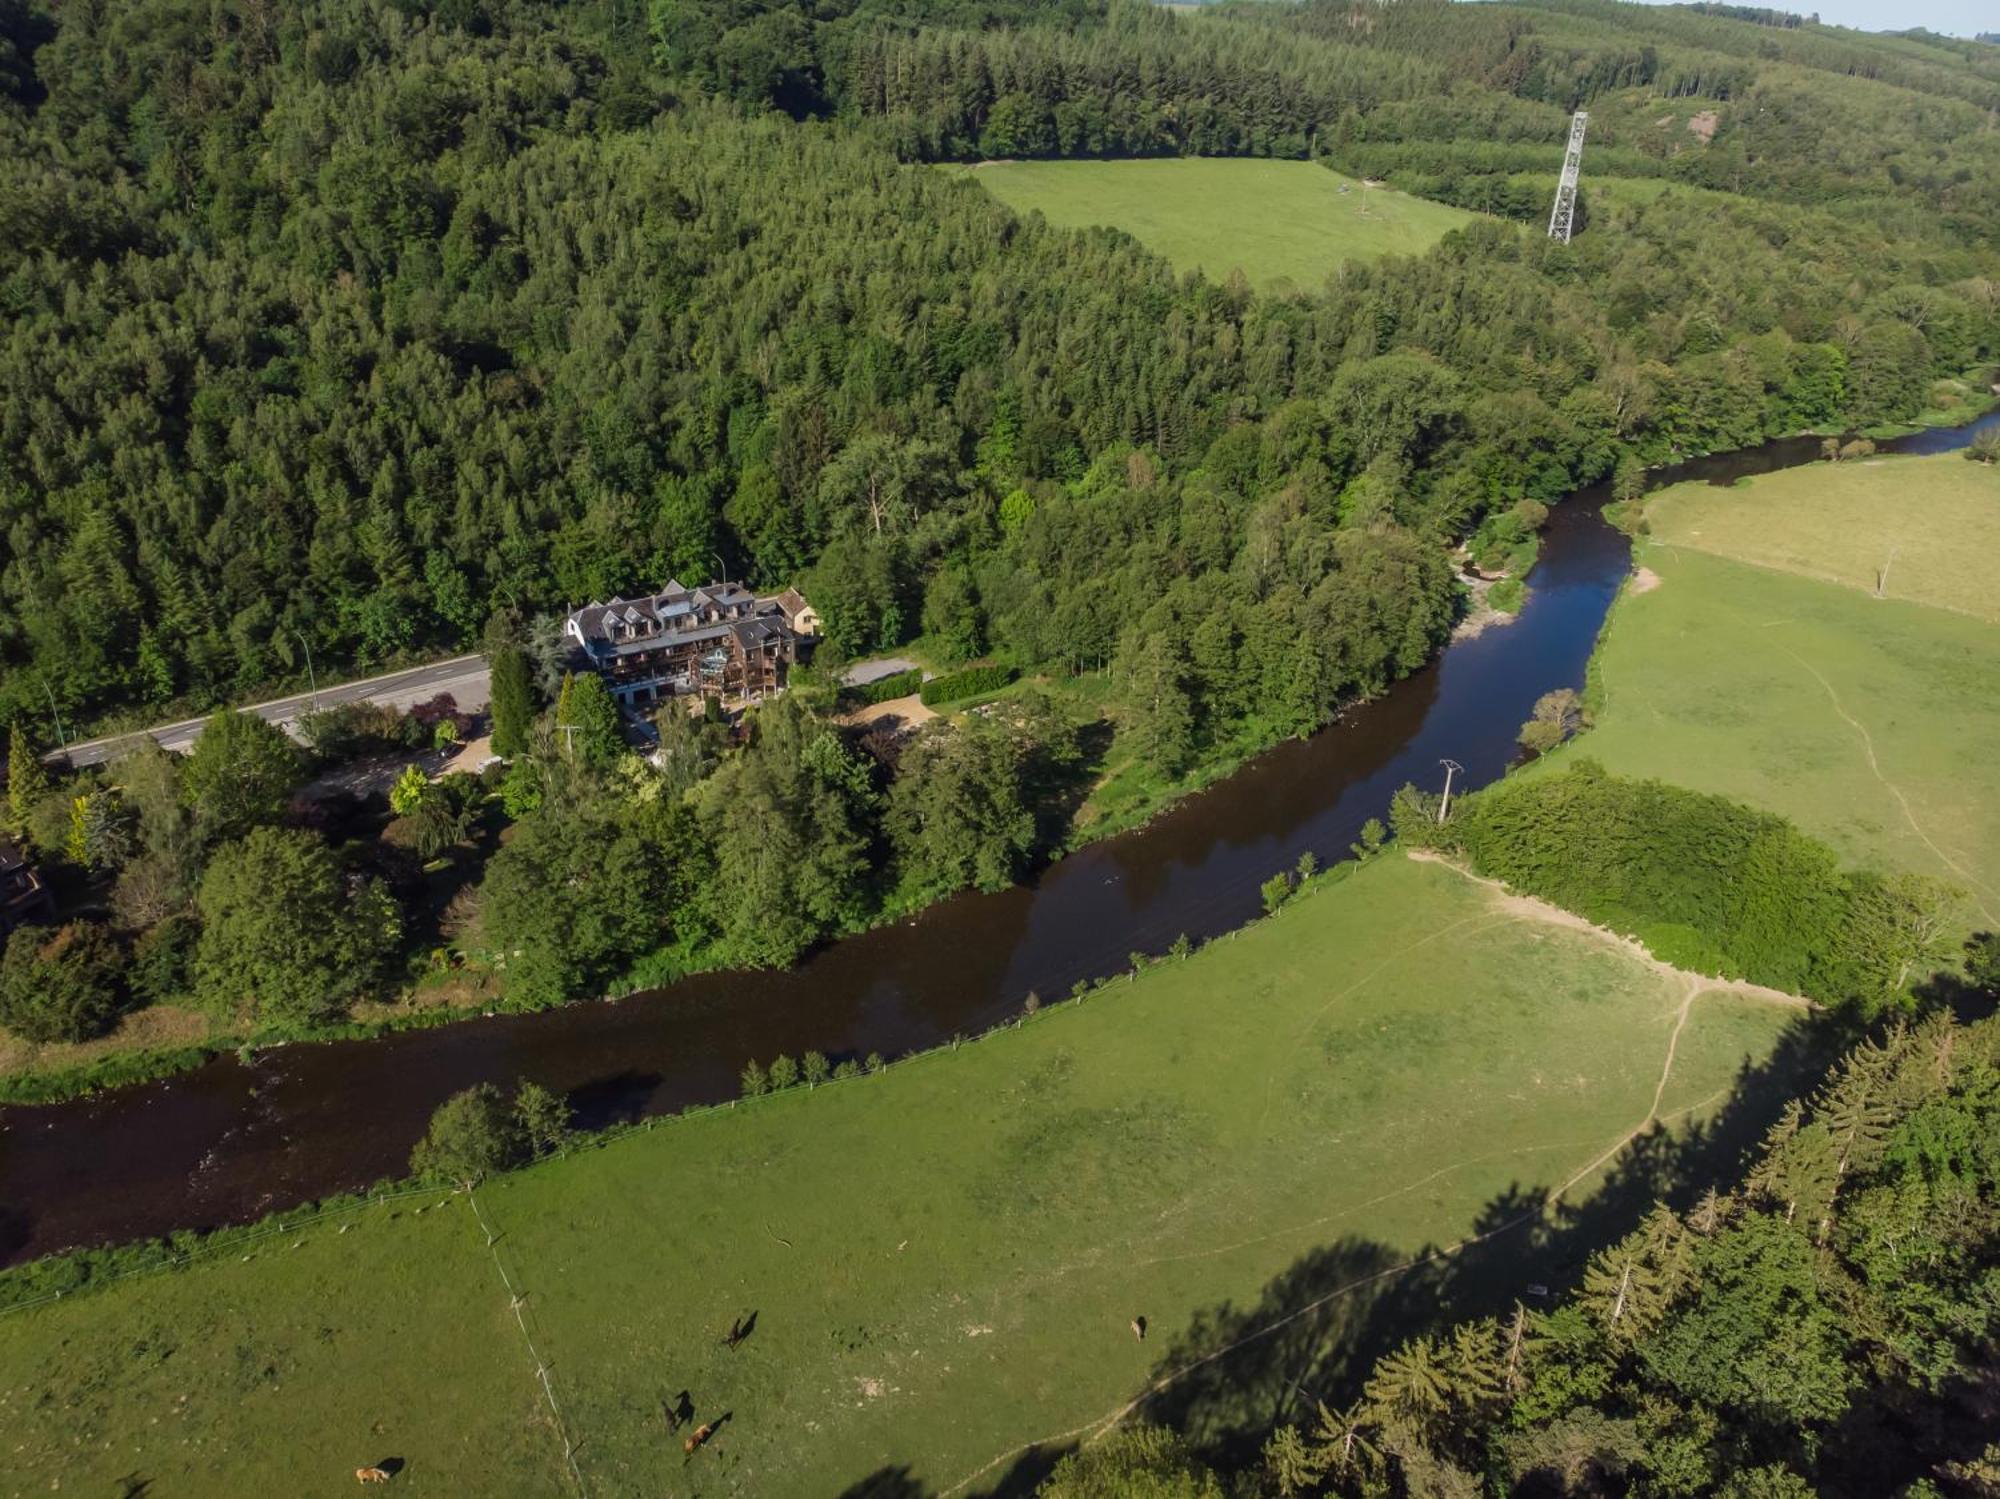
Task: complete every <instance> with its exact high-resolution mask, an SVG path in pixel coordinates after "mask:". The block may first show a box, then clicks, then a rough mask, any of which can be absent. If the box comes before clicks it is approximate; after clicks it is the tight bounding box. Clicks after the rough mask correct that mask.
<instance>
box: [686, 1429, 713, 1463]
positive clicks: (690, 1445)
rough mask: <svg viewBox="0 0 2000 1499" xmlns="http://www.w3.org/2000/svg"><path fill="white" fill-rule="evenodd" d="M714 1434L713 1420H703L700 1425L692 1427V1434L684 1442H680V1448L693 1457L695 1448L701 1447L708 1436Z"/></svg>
mask: <svg viewBox="0 0 2000 1499" xmlns="http://www.w3.org/2000/svg"><path fill="white" fill-rule="evenodd" d="M714 1435H715V1423H714V1422H713V1421H704V1422H702V1423H701V1425H699V1426H697V1427H696V1428H695V1429H694V1435H693V1436H691V1437H689V1438H688V1439H687V1440H686V1441H685V1442H683V1443H681V1450H682V1451H683V1452H685V1453H686V1454H687V1455H688V1456H689V1457H693V1456H694V1454H695V1451H696V1449H698V1448H699V1447H701V1445H702V1444H703V1443H705V1442H706V1441H707V1440H708V1439H709V1438H710V1437H712V1436H714Z"/></svg>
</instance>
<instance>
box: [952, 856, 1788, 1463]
mask: <svg viewBox="0 0 2000 1499" xmlns="http://www.w3.org/2000/svg"><path fill="white" fill-rule="evenodd" d="M1409 857H1411V858H1413V859H1422V860H1424V861H1426V862H1428V863H1435V864H1440V865H1442V866H1444V867H1445V868H1447V869H1450V870H1452V871H1453V872H1454V873H1456V874H1458V875H1460V876H1462V877H1463V878H1465V879H1468V880H1471V881H1472V882H1473V883H1475V884H1478V885H1483V886H1485V887H1486V888H1487V889H1488V890H1489V891H1491V892H1492V893H1493V899H1494V906H1495V908H1496V910H1497V911H1498V912H1499V913H1500V914H1501V915H1503V916H1507V917H1512V918H1514V919H1517V920H1526V921H1535V922H1540V923H1543V924H1545V925H1548V926H1555V927H1561V928H1564V929H1566V930H1569V931H1576V932H1583V933H1585V934H1587V935H1589V936H1591V937H1594V938H1595V939H1597V940H1598V941H1600V942H1604V943H1608V944H1610V945H1612V946H1614V947H1617V948H1618V949H1620V950H1621V951H1622V952H1624V953H1625V954H1626V955H1627V956H1629V957H1632V958H1634V959H1636V960H1637V961H1638V962H1640V963H1641V964H1643V965H1644V966H1645V967H1647V968H1649V969H1651V970H1652V971H1653V972H1655V973H1658V974H1661V975H1663V976H1665V977H1667V978H1668V979H1669V980H1670V981H1672V982H1673V983H1675V984H1676V985H1678V986H1679V987H1680V988H1681V990H1682V996H1681V1002H1680V1005H1679V1007H1678V1008H1677V1009H1676V1010H1675V1012H1674V1027H1673V1030H1672V1032H1671V1033H1670V1034H1669V1035H1668V1037H1667V1050H1666V1055H1665V1056H1664V1057H1663V1058H1662V1059H1661V1063H1660V1077H1659V1081H1658V1082H1657V1083H1655V1084H1654V1087H1653V1099H1652V1102H1651V1104H1649V1105H1648V1106H1647V1109H1646V1117H1645V1118H1643V1119H1641V1120H1640V1121H1639V1122H1638V1123H1637V1124H1636V1125H1634V1126H1633V1127H1632V1128H1631V1129H1630V1130H1628V1131H1626V1132H1625V1134H1623V1135H1621V1136H1620V1137H1619V1138H1618V1139H1617V1141H1615V1142H1614V1143H1613V1144H1612V1145H1611V1146H1610V1147H1608V1148H1607V1149H1606V1150H1604V1151H1603V1152H1601V1153H1600V1154H1599V1155H1598V1156H1597V1157H1596V1158H1595V1159H1593V1160H1591V1161H1590V1162H1589V1163H1588V1164H1586V1165H1584V1166H1583V1167H1582V1168H1581V1169H1579V1170H1577V1171H1576V1172H1574V1173H1573V1174H1572V1175H1571V1176H1570V1177H1569V1178H1568V1179H1567V1180H1566V1181H1564V1182H1563V1183H1562V1184H1561V1185H1560V1186H1558V1187H1556V1188H1555V1189H1554V1190H1553V1191H1551V1192H1550V1193H1549V1195H1548V1197H1547V1198H1546V1199H1545V1200H1544V1203H1543V1205H1542V1206H1540V1207H1537V1208H1532V1209H1530V1210H1528V1211H1526V1212H1523V1213H1520V1214H1517V1215H1516V1216H1515V1217H1513V1218H1510V1219H1508V1220H1507V1221H1506V1222H1505V1223H1500V1224H1496V1225H1495V1226H1494V1227H1492V1228H1490V1229H1488V1230H1487V1231H1486V1232H1485V1233H1482V1234H1474V1235H1472V1236H1471V1237H1468V1238H1464V1239H1460V1240H1458V1241H1457V1242H1456V1243H1453V1244H1447V1245H1445V1246H1443V1247H1441V1248H1438V1249H1434V1250H1432V1251H1430V1252H1429V1253H1428V1254H1423V1255H1419V1256H1417V1257H1416V1258H1415V1259H1412V1260H1406V1261H1405V1262H1403V1263H1402V1264H1400V1265H1390V1266H1388V1267H1387V1268H1386V1269H1382V1270H1377V1271H1375V1272H1374V1273H1373V1274H1370V1275H1364V1276H1361V1277H1359V1278H1358V1279H1355V1280H1351V1281H1349V1282H1347V1283H1346V1284H1345V1285H1341V1286H1336V1287H1335V1288H1334V1289H1333V1290H1331V1291H1328V1292H1327V1293H1326V1294H1325V1295H1324V1296H1321V1297H1319V1298H1317V1299H1316V1300H1313V1301H1311V1302H1308V1303H1307V1304H1306V1305H1304V1306H1302V1307H1298V1308H1297V1309H1295V1310H1293V1311H1291V1312H1288V1313H1286V1314H1285V1315H1284V1316H1282V1317H1278V1318H1275V1319H1274V1320H1272V1321H1270V1322H1267V1323H1266V1324H1264V1326H1262V1327H1260V1328H1257V1329H1256V1330H1255V1331H1253V1332H1249V1333H1246V1334H1244V1335H1243V1336H1242V1337H1240V1338H1238V1339H1236V1340H1235V1341H1234V1342H1232V1343H1229V1344H1228V1345H1226V1346H1224V1347H1222V1348H1217V1349H1215V1350H1213V1351H1212V1352H1209V1353H1205V1354H1203V1355H1202V1356H1201V1357H1200V1358H1198V1359H1195V1360H1193V1361H1192V1362H1190V1363H1186V1364H1183V1365H1181V1366H1180V1367H1179V1368H1177V1369H1170V1370H1168V1371H1167V1372H1166V1373H1165V1374H1162V1375H1161V1376H1159V1378H1157V1379H1154V1380H1152V1381H1151V1382H1149V1383H1148V1384H1147V1385H1146V1386H1145V1388H1144V1389H1142V1390H1141V1391H1140V1392H1139V1393H1138V1394H1137V1395H1135V1396H1133V1397H1132V1398H1131V1399H1130V1400H1128V1401H1126V1402H1125V1403H1124V1404H1122V1405H1120V1406H1118V1407H1117V1408H1116V1409H1114V1410H1111V1411H1108V1412H1106V1413H1105V1414H1104V1415H1102V1416H1099V1417H1097V1418H1096V1419H1095V1420H1092V1421H1086V1422H1084V1423H1083V1424H1082V1425H1081V1426H1073V1427H1071V1428H1070V1429H1069V1430H1068V1431H1062V1432H1056V1433H1054V1434H1052V1435H1048V1436H1041V1437H1037V1438H1035V1439H1034V1440H1032V1441H1028V1442H1023V1443H1021V1444H1020V1445H1019V1446H1018V1447H1014V1448H1011V1449H1009V1450H1008V1451H1006V1452H1003V1453H1001V1454H1000V1455H999V1456H998V1457H995V1458H993V1459H992V1460H991V1461H989V1462H987V1463H985V1464H984V1465H982V1466H981V1467H980V1468H978V1469H977V1470H975V1471H974V1472H971V1473H968V1474H967V1475H966V1476H965V1477H963V1478H961V1479H959V1480H958V1482H956V1483H954V1484H953V1485H951V1487H949V1488H947V1489H944V1490H941V1491H940V1499H951V1496H952V1495H954V1494H958V1493H961V1492H963V1491H964V1490H965V1489H967V1488H969V1487H970V1486H971V1485H973V1484H975V1483H977V1482H978V1481H979V1480H980V1479H981V1478H983V1477H985V1476H986V1475H987V1474H988V1473H991V1472H992V1471H993V1470H994V1469H995V1468H998V1467H1000V1466H1001V1465H1003V1464H1005V1463H1009V1462H1012V1461H1014V1460H1015V1459H1016V1458H1019V1457H1021V1456H1022V1455H1024V1454H1025V1453H1028V1452H1032V1451H1034V1450H1035V1449H1036V1448H1038V1447H1050V1446H1057V1445H1060V1444H1062V1443H1064V1442H1071V1441H1079V1440H1080V1442H1081V1444H1082V1445H1085V1446H1088V1445H1089V1444H1090V1443H1092V1442H1094V1441H1096V1440H1097V1439H1098V1438H1099V1437H1101V1436H1103V1435H1104V1434H1105V1433H1106V1432H1109V1431H1110V1430H1112V1428H1114V1427H1115V1426H1117V1425H1118V1423H1119V1422H1121V1421H1123V1420H1125V1419H1126V1418H1127V1417H1129V1416H1130V1415H1131V1414H1132V1413H1133V1412H1134V1411H1136V1410H1138V1409H1139V1408H1140V1407H1141V1406H1142V1405H1144V1404H1145V1403H1146V1401H1148V1400H1150V1399H1152V1398H1153V1397H1154V1396H1155V1395H1158V1394H1160V1393H1161V1392H1163V1391H1165V1390H1168V1389H1171V1388H1172V1387H1173V1386H1174V1385H1176V1384H1178V1383H1179V1382H1180V1381H1181V1380H1183V1379H1185V1378H1186V1377H1187V1376H1188V1375H1190V1374H1192V1373H1194V1372H1195V1371H1197V1370H1199V1369H1204V1368H1206V1367H1207V1366H1208V1365H1210V1364H1213V1363H1215V1362H1217V1361H1218V1360H1221V1359H1225V1358H1228V1357H1229V1356H1230V1355H1231V1354H1233V1353H1237V1352H1239V1351H1240V1350H1242V1349H1244V1348H1247V1347H1249V1346H1250V1345H1251V1344H1253V1343H1258V1342H1261V1341H1263V1340H1264V1339H1265V1338H1268V1337H1270V1336H1271V1335H1272V1334H1273V1333H1276V1332H1279V1331H1281V1330H1283V1329H1284V1328H1286V1327H1289V1326H1291V1324H1292V1323H1294V1322H1297V1321H1299V1320H1300V1319H1301V1318H1303V1317H1307V1316H1310V1315H1311V1314H1313V1313H1314V1312H1317V1311H1319V1310H1320V1309H1321V1308H1322V1307H1325V1306H1328V1305H1331V1304H1332V1303H1333V1302H1335V1301H1338V1300H1340V1299H1342V1298H1343V1297H1346V1296H1349V1295H1352V1294H1353V1293H1354V1292H1356V1291H1359V1290H1363V1289H1365V1288H1366V1287H1368V1286H1372V1285H1375V1284H1378V1283H1379V1282H1381V1281H1384V1280H1389V1279H1392V1278H1394V1277H1396V1276H1399V1275H1403V1274H1406V1273H1407V1272H1409V1271H1411V1270H1415V1269H1418V1268H1420V1267H1421V1266H1424V1265H1429V1264H1434V1263H1435V1262H1437V1261H1439V1260H1444V1259H1450V1258H1451V1257H1452V1256H1454V1255H1457V1254H1461V1253H1463V1252H1464V1251H1465V1250H1467V1249H1470V1248H1473V1247H1474V1246H1476V1245H1479V1244H1484V1243H1487V1242H1489V1241H1490V1240H1493V1239H1497V1238H1499V1237H1500V1236H1501V1235H1503V1234H1509V1233H1512V1232H1513V1231H1514V1230H1515V1229H1517V1228H1520V1227H1522V1226H1523V1225H1525V1224H1527V1223H1529V1222H1531V1221H1533V1220H1534V1219H1535V1218H1537V1217H1539V1216H1540V1215H1541V1214H1542V1213H1544V1212H1546V1211H1547V1210H1548V1208H1549V1207H1550V1206H1552V1205H1553V1204H1555V1203H1557V1202H1560V1201H1561V1200H1562V1199H1563V1198H1564V1197H1565V1196H1567V1195H1568V1194H1569V1193H1570V1192H1571V1191H1572V1190H1574V1189H1575V1188H1576V1187H1577V1186H1578V1185H1579V1184H1581V1183H1582V1182H1584V1181H1587V1180H1588V1179H1589V1178H1590V1177H1591V1176H1592V1175H1594V1174H1595V1173H1596V1172H1597V1171H1598V1170H1600V1169H1601V1168H1602V1167H1603V1166H1604V1165H1605V1164H1606V1163H1608V1162H1609V1161H1611V1160H1612V1159H1613V1158H1615V1157H1616V1156H1617V1155H1618V1154H1619V1153H1620V1152H1622V1151H1623V1150H1625V1149H1626V1147H1628V1146H1629V1145H1630V1144H1631V1143H1632V1142H1633V1141H1634V1140H1636V1139H1638V1138H1639V1136H1641V1135H1642V1134H1644V1133H1645V1132H1646V1131H1647V1130H1649V1129H1651V1128H1652V1127H1653V1126H1654V1125H1655V1124H1658V1123H1660V1122H1661V1121H1662V1119H1664V1118H1668V1117H1675V1116H1677V1115H1679V1114H1682V1113H1687V1112H1690V1110H1676V1111H1675V1114H1674V1115H1662V1114H1661V1113H1660V1105H1661V1103H1662V1102H1664V1101H1665V1099H1666V1096H1667V1086H1668V1084H1669V1083H1670V1082H1671V1081H1672V1080H1673V1073H1674V1058H1675V1054H1676V1052H1677V1051H1678V1049H1679V1046H1680V1039H1681V1032H1682V1031H1684V1030H1685V1029H1686V1028H1687V1022H1688V1017H1689V1016H1690V1015H1691V1014H1692V1013H1693V1011H1694V1002H1695V1001H1696V1000H1697V999H1699V998H1700V997H1701V996H1702V995H1704V994H1710V993H1718V992H1720V993H1729V994H1738V995H1742V996H1744V997H1746V998H1750V999H1759V1000H1764V1001H1766V1002H1768V1003H1772V1004H1780V1005H1784V1006H1786V1007H1787V1008H1792V1009H1802V1010H1809V1009H1811V1008H1813V1005H1812V1002H1811V1001H1810V1000H1807V999H1804V998H1801V997H1800V996H1799V995H1796V994H1787V993H1786V992H1785V991H1784V990H1782V989H1772V988H1769V987H1767V986H1765V985H1763V984H1752V983H1747V982H1745V981H1743V980H1740V979H1717V978H1710V977H1709V976H1708V975H1706V974H1700V973H1689V972H1688V971H1686V970H1685V969H1681V968H1675V967H1674V966H1672V965H1671V964H1668V963H1662V962H1661V961H1660V960H1659V959H1658V958H1655V957H1654V956H1653V955H1652V954H1651V953H1649V952H1647V951H1646V950H1645V948H1643V947H1641V946H1640V945H1639V944H1638V943H1637V942H1634V941H1633V940H1632V939H1631V938H1629V937H1622V936H1620V935H1619V934H1618V933H1616V932H1613V931H1610V930H1608V929H1607V928H1604V927H1600V926H1596V925H1594V924H1593V923H1591V922H1588V921H1586V920H1584V919H1583V918H1582V917H1581V916H1578V915H1577V914H1576V913H1575V912H1573V911H1566V910H1564V909H1563V908H1562V907H1560V906H1556V905H1551V904H1550V903H1549V902H1547V901H1544V900H1537V899H1535V898H1534V897H1533V896H1527V895H1518V894H1516V893H1514V892H1513V891H1510V890H1508V889H1507V887H1506V886H1505V885H1503V884H1501V883H1500V882H1499V881H1497V880H1489V879H1486V878H1484V877H1483V876H1480V875H1475V874H1473V873H1472V872H1471V871H1469V870H1466V869H1462V868H1460V867H1459V866H1458V865H1456V864H1453V863H1452V862H1451V861H1450V860H1448V859H1444V858H1441V857H1439V856H1438V855H1436V854H1432V853H1428V852H1422V851H1419V852H1413V853H1411V854H1410V855H1409ZM1471 920H1473V918H1468V919H1467V920H1463V921H1458V922H1454V923H1452V924H1451V925H1450V926H1448V927H1444V928H1441V929H1440V930H1438V931H1436V932H1433V933H1431V934H1430V936H1428V937H1425V938H1422V939H1420V940H1419V941H1418V942H1416V943H1414V944H1412V948H1414V947H1421V946H1423V945H1424V944H1425V943H1428V942H1433V941H1435V940H1437V939H1438V938H1440V937H1443V936H1446V935H1448V934H1449V933H1451V932H1453V931H1456V930H1459V929H1461V928H1463V927H1464V926H1466V925H1467V924H1468V922H1469V921H1471ZM1410 950H1411V949H1409V948H1406V949H1404V951H1403V952H1401V953H1398V954H1396V955H1395V957H1392V958H1389V959H1386V960H1384V962H1383V963H1382V964H1379V965H1377V967H1376V968H1375V969H1371V970H1370V972H1369V974H1368V976H1367V977H1364V978H1362V979H1361V980H1359V981H1358V982H1357V983H1355V984H1353V985H1349V986H1348V988H1347V989H1345V990H1343V991H1342V994H1346V993H1351V992H1352V991H1353V990H1354V989H1355V988H1358V987H1360V985H1361V984H1365V983H1366V982H1367V981H1368V978H1369V977H1373V975H1374V974H1375V973H1377V972H1379V971H1380V969H1381V968H1383V967H1386V966H1388V964H1389V963H1391V962H1394V961H1396V960H1397V958H1400V957H1402V956H1404V955H1406V954H1407V952H1409V951H1410ZM1338 997H1339V996H1336V998H1338ZM1329 1003H1331V1001H1329ZM1320 1013H1324V1007H1322V1010H1321V1012H1320ZM1710 1101H1712V1100H1710ZM1267 1106H1268V1105H1267ZM1693 1107H1694V1108H1699V1107H1701V1105H1699V1104H1697V1105H1694V1106H1693ZM1473 1159H1474V1160H1477V1159H1478V1158H1477V1157H1475V1158H1473ZM1468 1164H1471V1162H1466V1161H1461V1162H1457V1163H1455V1164H1454V1165H1451V1166H1446V1167H1442V1168H1440V1169H1439V1170H1438V1171H1434V1172H1432V1173H1431V1174H1430V1175H1429V1176H1427V1177H1425V1178H1423V1179H1422V1181H1420V1182H1413V1183H1411V1184H1409V1185H1408V1186H1404V1187H1399V1188H1397V1189H1395V1190H1394V1191H1392V1192H1389V1193H1385V1194H1383V1196H1382V1197H1380V1198H1377V1199H1375V1201H1378V1202H1379V1201H1386V1200H1387V1199H1388V1198H1389V1197H1395V1196H1400V1195H1402V1194H1403V1193H1405V1192H1409V1191H1412V1190H1415V1189H1416V1188H1417V1187H1419V1186H1421V1185H1423V1184H1424V1183H1425V1182H1429V1181H1434V1180H1435V1179H1436V1178H1437V1177H1439V1176H1441V1175H1444V1174H1445V1173H1446V1172H1449V1171H1453V1170H1457V1169H1459V1167H1461V1166H1464V1165H1468ZM1368 1205H1369V1204H1356V1206H1355V1207H1354V1208H1349V1209H1346V1210H1344V1211H1345V1212H1353V1211H1357V1210H1358V1209H1359V1208H1361V1207H1365V1206H1368ZM1339 1216H1342V1215H1341V1214H1330V1215H1328V1219H1326V1220H1318V1221H1320V1222H1324V1221H1329V1220H1330V1219H1331V1218H1334V1217H1339ZM1312 1226H1314V1225H1313V1224H1294V1225H1293V1226H1292V1227H1291V1228H1290V1229H1281V1230H1278V1231H1277V1233H1275V1234H1272V1235H1266V1236H1261V1237H1260V1238H1259V1239H1249V1240H1244V1241H1242V1243H1241V1244H1236V1245H1229V1246H1225V1250H1226V1249H1230V1248H1242V1247H1245V1246H1246V1245H1249V1244H1253V1243H1257V1242H1261V1238H1263V1237H1277V1236H1278V1235H1280V1234H1284V1233H1290V1232H1298V1231H1300V1230H1302V1229H1305V1228H1310V1227H1312ZM1220 1252H1225V1251H1217V1250H1205V1251H1196V1252H1195V1254H1194V1255H1189V1256H1163V1257H1161V1260H1160V1261H1156V1262H1164V1260H1166V1259H1177V1258H1192V1257H1198V1256H1200V1255H1203V1254H1209V1253H1220Z"/></svg>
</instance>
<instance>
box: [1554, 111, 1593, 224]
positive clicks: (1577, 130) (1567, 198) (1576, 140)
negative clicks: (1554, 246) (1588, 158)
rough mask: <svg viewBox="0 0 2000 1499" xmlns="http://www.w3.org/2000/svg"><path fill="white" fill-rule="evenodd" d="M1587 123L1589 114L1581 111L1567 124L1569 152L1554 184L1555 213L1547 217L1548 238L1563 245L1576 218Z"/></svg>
mask: <svg viewBox="0 0 2000 1499" xmlns="http://www.w3.org/2000/svg"><path fill="white" fill-rule="evenodd" d="M1589 123H1590V116H1589V114H1588V113H1586V112H1585V111H1583V110H1581V109H1579V110H1578V111H1577V112H1576V117H1575V118H1574V119H1572V120H1571V121H1570V122H1569V151H1568V152H1567V153H1566V154H1565V155H1564V157H1563V174H1562V180H1561V181H1560V182H1558V183H1557V184H1556V206H1555V211H1554V212H1553V213H1551V214H1550V215H1549V238H1550V239H1553V240H1556V241H1559V242H1560V243H1562V244H1565V245H1566V244H1568V243H1569V231H1570V224H1571V222H1572V221H1573V220H1574V219H1575V218H1576V179H1577V174H1578V173H1579V172H1581V171H1582V170H1583V129H1584V126H1586V125H1588V124H1589Z"/></svg>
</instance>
